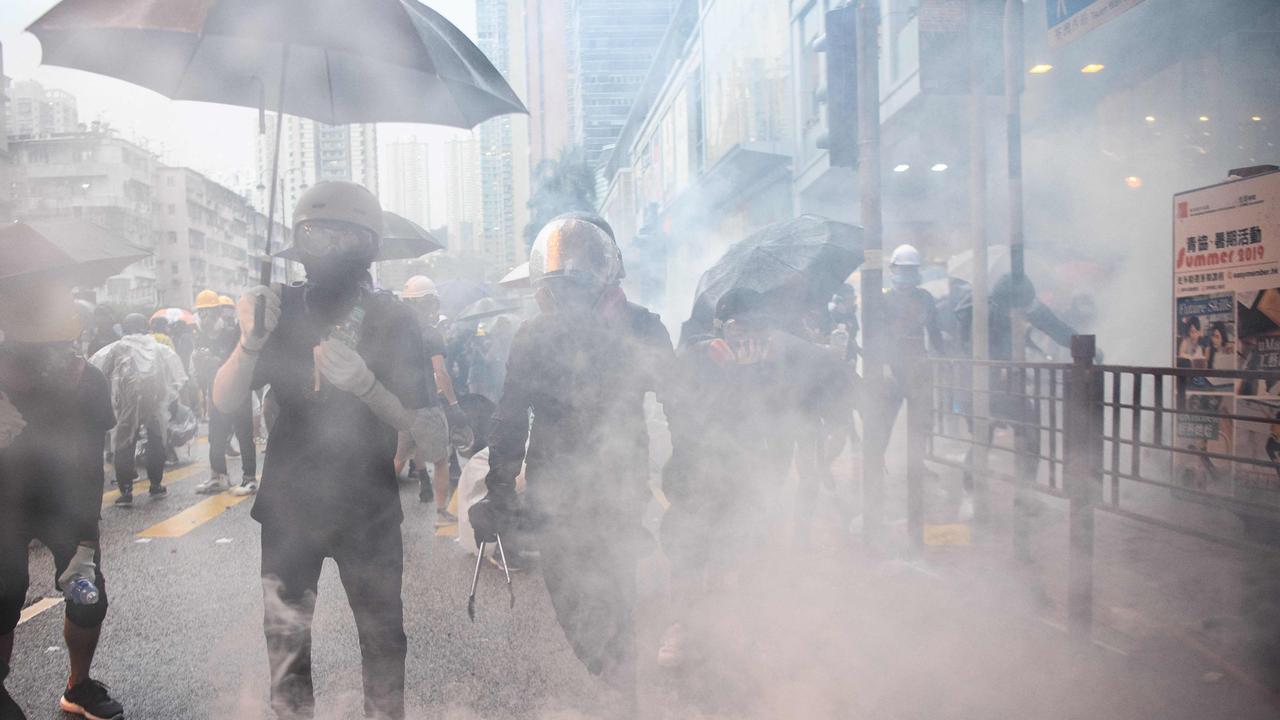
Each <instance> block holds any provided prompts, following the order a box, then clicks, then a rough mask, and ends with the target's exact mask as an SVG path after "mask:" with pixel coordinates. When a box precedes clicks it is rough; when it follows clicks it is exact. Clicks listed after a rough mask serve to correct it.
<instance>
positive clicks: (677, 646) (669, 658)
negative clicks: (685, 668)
mask: <svg viewBox="0 0 1280 720" xmlns="http://www.w3.org/2000/svg"><path fill="white" fill-rule="evenodd" d="M683 664H684V626H683V625H681V624H680V623H674V624H673V625H671V627H669V628H667V630H666V632H664V633H662V640H661V644H659V645H658V667H662V668H667V669H673V668H678V667H680V666H681V665H683Z"/></svg>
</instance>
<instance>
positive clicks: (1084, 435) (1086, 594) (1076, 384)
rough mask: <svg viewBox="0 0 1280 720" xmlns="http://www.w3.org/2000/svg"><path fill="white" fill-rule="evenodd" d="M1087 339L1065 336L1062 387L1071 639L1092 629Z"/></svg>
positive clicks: (1095, 459) (1092, 402)
mask: <svg viewBox="0 0 1280 720" xmlns="http://www.w3.org/2000/svg"><path fill="white" fill-rule="evenodd" d="M1094 354H1095V342H1094V337H1093V336H1092V335H1076V336H1073V337H1072V338H1071V359H1072V365H1071V368H1070V370H1068V371H1067V381H1066V387H1065V388H1064V395H1063V397H1064V399H1065V403H1064V405H1065V407H1064V409H1063V413H1064V418H1063V420H1064V424H1063V472H1062V475H1063V485H1064V489H1065V490H1066V492H1067V496H1068V497H1069V498H1070V503H1071V507H1070V530H1069V537H1068V543H1069V544H1068V558H1067V566H1068V568H1067V574H1068V585H1067V626H1068V628H1069V629H1070V632H1071V635H1072V636H1073V637H1075V638H1077V639H1085V638H1088V637H1090V636H1091V633H1092V628H1093V518H1094V515H1093V508H1094V504H1095V503H1096V502H1097V500H1098V497H1099V496H1100V495H1101V485H1100V481H1101V471H1102V442H1101V440H1102V403H1101V396H1100V394H1099V393H1100V392H1101V390H1102V383H1101V382H1100V380H1101V372H1100V371H1098V370H1096V369H1095V368H1094V366H1093V357H1094Z"/></svg>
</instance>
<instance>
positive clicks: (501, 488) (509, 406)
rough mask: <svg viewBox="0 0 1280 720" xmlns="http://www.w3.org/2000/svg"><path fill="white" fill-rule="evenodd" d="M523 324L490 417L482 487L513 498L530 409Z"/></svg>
mask: <svg viewBox="0 0 1280 720" xmlns="http://www.w3.org/2000/svg"><path fill="white" fill-rule="evenodd" d="M528 329H529V325H528V324H526V325H524V326H522V327H521V328H520V330H518V331H517V332H516V337H515V340H514V341H512V343H511V354H510V355H509V356H508V358H507V380H506V383H505V384H504V385H503V387H502V399H501V400H499V401H498V409H497V411H495V412H494V414H493V429H492V430H491V431H490V432H489V474H488V475H487V476H485V484H486V485H487V486H488V488H489V492H491V493H495V494H496V495H507V496H508V497H514V495H515V488H516V475H519V474H520V466H521V465H522V464H524V454H525V444H526V443H527V442H528V440H529V408H530V407H531V406H532V392H533V383H534V381H535V373H534V370H533V365H534V363H533V359H534V358H533V352H534V345H533V342H532V338H531V333H530V332H528Z"/></svg>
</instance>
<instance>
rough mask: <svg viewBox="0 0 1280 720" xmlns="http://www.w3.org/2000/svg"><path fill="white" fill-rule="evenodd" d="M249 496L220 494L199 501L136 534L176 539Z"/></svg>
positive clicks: (143, 536) (146, 536) (141, 536)
mask: <svg viewBox="0 0 1280 720" xmlns="http://www.w3.org/2000/svg"><path fill="white" fill-rule="evenodd" d="M249 497H250V496H249V495H241V496H236V495H229V494H226V493H224V494H221V495H214V496H213V497H210V498H207V499H205V500H201V501H200V502H198V503H196V504H195V505H192V506H191V507H189V508H187V509H186V510H183V511H182V512H180V513H178V514H177V515H174V516H173V517H171V518H169V519H168V520H164V521H162V522H158V523H156V524H155V525H152V526H151V527H149V528H147V529H146V530H143V531H142V532H140V533H138V537H140V538H177V537H182V536H183V535H186V534H187V533H189V532H191V531H192V530H195V529H196V528H198V527H200V526H201V525H203V524H205V523H207V522H209V521H210V520H212V519H214V518H216V517H218V516H219V515H221V514H222V513H224V512H226V511H227V509H229V508H232V507H235V506H236V505H239V504H240V503H242V502H244V501H245V500H248V499H249Z"/></svg>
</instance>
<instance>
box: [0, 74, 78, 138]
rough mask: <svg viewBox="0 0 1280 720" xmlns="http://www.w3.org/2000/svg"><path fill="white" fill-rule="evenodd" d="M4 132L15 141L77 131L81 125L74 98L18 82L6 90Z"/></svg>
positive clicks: (38, 84)
mask: <svg viewBox="0 0 1280 720" xmlns="http://www.w3.org/2000/svg"><path fill="white" fill-rule="evenodd" d="M5 94H6V95H7V98H6V103H5V124H6V128H5V132H6V133H7V134H8V135H9V136H10V137H13V138H14V139H22V138H34V137H40V136H43V135H53V134H65V133H72V132H76V130H78V129H79V126H80V118H79V114H78V111H77V105H76V98H75V96H74V95H72V94H71V93H68V92H64V91H62V90H53V89H47V88H45V87H44V86H43V85H41V84H40V83H38V82H36V81H34V80H19V81H17V82H14V83H12V84H11V85H9V86H8V88H7V89H6V93H5Z"/></svg>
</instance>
